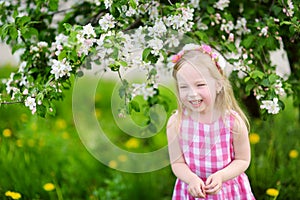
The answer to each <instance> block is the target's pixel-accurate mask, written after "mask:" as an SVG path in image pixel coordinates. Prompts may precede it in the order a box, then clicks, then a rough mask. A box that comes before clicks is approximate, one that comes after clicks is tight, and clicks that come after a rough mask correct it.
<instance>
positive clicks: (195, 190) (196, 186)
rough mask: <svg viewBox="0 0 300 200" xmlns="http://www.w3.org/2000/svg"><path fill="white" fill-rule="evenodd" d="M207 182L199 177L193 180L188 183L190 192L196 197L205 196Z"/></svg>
mask: <svg viewBox="0 0 300 200" xmlns="http://www.w3.org/2000/svg"><path fill="white" fill-rule="evenodd" d="M204 187H205V184H204V182H203V181H202V180H201V178H199V177H197V178H194V179H192V180H191V182H190V183H189V185H188V192H189V193H190V194H191V195H192V196H193V197H194V198H205V197H206V193H205V189H204Z"/></svg>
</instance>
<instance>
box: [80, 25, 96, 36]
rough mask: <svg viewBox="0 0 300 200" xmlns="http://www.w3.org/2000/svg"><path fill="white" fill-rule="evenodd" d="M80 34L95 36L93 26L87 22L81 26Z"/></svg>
mask: <svg viewBox="0 0 300 200" xmlns="http://www.w3.org/2000/svg"><path fill="white" fill-rule="evenodd" d="M82 34H83V35H84V36H85V35H86V36H87V37H88V38H91V37H96V33H95V30H94V27H93V26H92V25H91V24H90V23H89V24H87V25H85V26H83V30H82Z"/></svg>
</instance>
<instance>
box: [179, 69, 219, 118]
mask: <svg viewBox="0 0 300 200" xmlns="http://www.w3.org/2000/svg"><path fill="white" fill-rule="evenodd" d="M176 78H177V84H178V90H179V98H180V101H181V103H182V104H183V105H184V107H186V108H188V109H189V110H190V111H192V112H200V113H202V114H210V113H211V114H212V112H213V108H214V103H215V99H216V94H217V91H218V87H219V86H218V85H219V84H217V81H216V80H215V79H214V78H213V77H212V76H211V75H210V73H209V71H208V69H207V68H205V67H204V68H202V69H201V70H200V69H195V66H193V65H192V64H189V63H184V64H183V65H182V66H181V68H180V69H179V70H178V72H177V74H176Z"/></svg>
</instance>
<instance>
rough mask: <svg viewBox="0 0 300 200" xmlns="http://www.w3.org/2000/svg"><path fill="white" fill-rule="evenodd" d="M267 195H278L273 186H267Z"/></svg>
mask: <svg viewBox="0 0 300 200" xmlns="http://www.w3.org/2000/svg"><path fill="white" fill-rule="evenodd" d="M266 193H267V195H269V196H272V197H277V196H278V195H279V191H278V190H277V189H275V188H269V189H267V191H266Z"/></svg>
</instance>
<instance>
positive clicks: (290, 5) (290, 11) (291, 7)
mask: <svg viewBox="0 0 300 200" xmlns="http://www.w3.org/2000/svg"><path fill="white" fill-rule="evenodd" d="M287 4H288V9H286V8H284V9H283V12H284V13H285V14H286V16H288V17H292V16H293V15H294V5H293V1H292V0H288V1H287Z"/></svg>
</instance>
